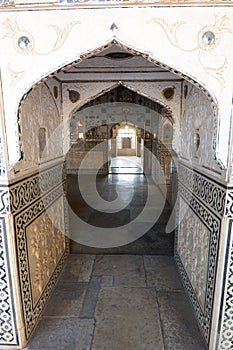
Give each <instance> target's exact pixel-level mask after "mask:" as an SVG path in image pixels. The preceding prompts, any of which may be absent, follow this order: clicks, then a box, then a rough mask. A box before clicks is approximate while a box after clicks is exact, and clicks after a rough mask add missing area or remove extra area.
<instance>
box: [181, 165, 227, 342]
mask: <svg viewBox="0 0 233 350" xmlns="http://www.w3.org/2000/svg"><path fill="white" fill-rule="evenodd" d="M187 169H188V170H187V171H183V170H186V168H185V167H184V166H182V171H183V174H182V175H183V176H181V177H180V176H179V196H180V198H182V199H183V200H184V201H185V202H186V203H187V204H188V206H189V207H190V209H191V210H192V211H193V212H194V213H195V215H196V216H197V217H198V218H199V219H200V220H201V221H202V223H203V224H204V225H205V226H206V228H207V229H208V230H209V232H210V243H209V256H208V268H207V271H208V274H207V280H206V296H205V305H204V311H203V310H202V307H201V305H200V304H199V302H198V299H197V297H196V294H195V291H194V289H193V287H192V284H191V282H190V280H189V277H188V275H187V273H186V271H185V269H184V266H183V264H182V261H181V258H180V257H179V254H178V251H177V244H178V236H177V235H178V232H176V244H175V260H176V263H177V266H178V269H179V272H180V275H181V277H182V280H183V283H184V286H185V288H186V290H187V291H188V295H189V298H190V300H191V302H192V305H193V308H194V310H195V314H196V317H197V320H198V322H199V325H200V328H201V331H202V333H203V336H204V338H205V340H206V342H207V344H209V340H210V331H211V323H212V312H213V302H214V291H215V280H216V269H217V261H218V246H219V237H220V231H221V217H220V215H219V214H220V213H222V212H223V210H224V206H222V205H218V204H219V203H220V204H221V203H222V201H223V198H225V197H224V194H223V191H222V190H221V191H219V190H217V191H216V193H217V194H218V195H219V196H220V200H219V199H218V198H216V197H215V196H213V195H212V193H211V189H212V188H213V187H212V186H213V184H214V182H213V181H210V180H209V179H208V178H206V177H205V176H204V175H201V174H200V173H198V172H196V171H194V170H193V171H191V169H190V168H187ZM191 172H192V173H191ZM179 175H180V174H179ZM190 176H192V179H191V180H190ZM182 180H183V181H184V183H182ZM189 181H191V183H192V184H194V186H190V187H189V188H188V186H187V183H189ZM192 181H193V182H192ZM202 185H203V186H204V188H203V189H202V190H201V186H202ZM186 186H187V187H186ZM217 186H218V184H217ZM192 187H193V188H192ZM192 190H193V192H192ZM200 190H201V193H200V198H201V199H202V200H203V202H204V203H203V202H202V201H201V200H200V199H199V198H198V197H196V196H198V195H199V192H200ZM207 190H208V191H207ZM225 191H226V190H225ZM210 206H212V207H213V209H214V211H216V209H217V208H218V209H219V210H220V213H219V212H217V213H216V212H214V211H213V210H211V209H210V208H209V207H210ZM217 214H218V215H217Z"/></svg>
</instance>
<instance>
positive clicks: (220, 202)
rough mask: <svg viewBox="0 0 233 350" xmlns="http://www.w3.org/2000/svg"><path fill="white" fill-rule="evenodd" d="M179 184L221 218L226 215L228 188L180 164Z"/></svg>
mask: <svg viewBox="0 0 233 350" xmlns="http://www.w3.org/2000/svg"><path fill="white" fill-rule="evenodd" d="M179 182H180V183H181V184H182V185H183V186H185V187H186V188H187V189H189V191H190V190H191V191H192V194H193V195H195V196H196V197H197V198H198V199H199V200H200V201H202V203H203V204H204V205H205V206H208V207H209V208H211V209H212V210H214V212H215V213H216V214H217V215H218V216H219V215H220V216H221V215H223V214H224V207H225V200H226V187H225V186H224V185H223V184H221V183H219V182H218V181H214V180H212V179H211V178H209V177H208V176H206V175H203V174H202V173H201V172H199V171H197V170H194V169H191V168H189V167H188V166H185V165H184V164H179Z"/></svg>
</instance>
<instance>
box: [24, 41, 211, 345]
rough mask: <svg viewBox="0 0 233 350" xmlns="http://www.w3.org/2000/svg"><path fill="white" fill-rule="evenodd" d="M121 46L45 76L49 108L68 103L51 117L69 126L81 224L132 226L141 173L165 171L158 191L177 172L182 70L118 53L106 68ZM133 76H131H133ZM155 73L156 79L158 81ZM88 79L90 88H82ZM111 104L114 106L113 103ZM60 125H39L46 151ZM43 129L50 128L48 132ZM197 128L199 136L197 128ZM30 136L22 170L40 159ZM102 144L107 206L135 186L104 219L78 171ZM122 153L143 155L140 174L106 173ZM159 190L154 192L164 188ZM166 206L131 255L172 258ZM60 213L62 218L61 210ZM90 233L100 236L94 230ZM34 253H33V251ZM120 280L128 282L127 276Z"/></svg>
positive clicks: (69, 158) (140, 199)
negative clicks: (173, 155)
mask: <svg viewBox="0 0 233 350" xmlns="http://www.w3.org/2000/svg"><path fill="white" fill-rule="evenodd" d="M105 49H106V48H105ZM116 50H118V51H121V52H123V51H124V50H123V49H122V48H119V47H118V46H117V45H115V44H114V45H112V46H110V47H108V48H107V49H106V52H104V53H103V52H102V53H101V54H99V53H97V55H96V57H94V56H93V57H89V58H87V59H86V60H83V61H82V62H81V63H80V64H76V66H75V65H73V66H72V67H65V68H64V70H61V71H59V72H57V73H56V74H55V78H56V79H55V78H49V79H48V81H47V82H46V89H45V88H44V89H45V90H46V93H47V92H49V93H50V95H49V94H47V95H46V96H48V95H49V98H50V100H51V99H53V103H49V104H48V105H49V107H50V109H51V108H52V107H51V106H53V105H55V106H56V111H58V110H59V106H61V105H62V103H63V109H62V111H60V115H59V113H57V114H56V118H54V120H56V121H58V119H59V117H60V116H63V118H64V119H65V121H66V122H67V124H68V130H65V131H66V132H64V133H63V135H65V137H64V139H62V136H61V138H60V139H59V140H58V141H61V142H60V145H61V146H63V143H70V151H69V152H68V153H67V155H66V164H65V166H64V172H65V174H66V182H67V189H68V197H69V198H68V201H69V204H70V205H71V207H72V208H76V209H77V208H78V211H79V215H80V216H81V217H83V218H84V217H85V218H84V221H85V220H86V222H88V223H92V224H93V226H94V227H95V228H98V227H100V228H106V227H107V228H108V227H109V226H110V227H111V225H115V226H116V229H117V227H118V226H123V225H124V224H125V223H127V222H128V221H127V220H130V219H132V218H135V217H136V216H137V215H138V214H140V213H141V212H142V210H143V206H144V204H145V200H146V197H147V193H146V189H145V188H146V186H147V185H148V183H147V182H146V181H145V176H144V174H145V175H146V174H147V175H149V176H151V178H152V180H153V179H159V178H160V175H161V174H160V171H161V172H163V173H164V174H165V179H166V181H165V183H158V190H159V191H160V189H161V188H162V186H166V187H167V186H169V184H170V179H171V176H173V170H174V169H175V166H174V165H173V166H171V150H172V143H173V141H174V138H173V133H174V131H175V128H177V127H178V126H179V123H180V119H179V118H180V117H181V116H180V115H179V114H178V113H179V112H180V105H179V101H180V100H181V99H183V95H182V86H183V84H184V80H183V78H181V77H177V75H175V74H173V73H171V72H168V71H167V70H166V69H164V70H163V71H162V72H161V67H159V66H156V65H155V64H154V63H151V62H148V61H146V60H145V58H144V57H142V56H141V55H139V54H137V55H136V54H135V55H130V56H129V57H128V58H127V60H129V61H127V63H126V61H122V60H120V61H119V56H120V55H115V57H118V59H117V60H116V59H114V60H113V62H112V65H106V66H105V63H106V60H109V53H110V52H115V51H116ZM103 51H104V50H103ZM111 57H114V55H111ZM90 59H93V60H96V63H95V65H93V66H94V68H95V69H92V64H90V62H91V61H90ZM111 59H112V58H111ZM124 59H125V58H124ZM130 60H132V61H130ZM145 61H146V62H145ZM92 62H93V61H92ZM136 63H137V64H136ZM145 66H146V67H145ZM96 67H99V69H100V70H103V69H106V72H105V77H107V78H108V79H107V78H105V79H103V78H102V80H100V78H99V79H98V80H96V79H94V78H93V77H92V78H91V76H95V74H97V73H96V72H95V71H94V70H96ZM135 67H136V68H135ZM143 67H144V68H145V69H144V68H143ZM79 68H80V70H79ZM120 68H121V69H123V70H125V71H124V74H123V76H125V74H128V75H127V77H128V78H125V83H122V79H120V76H121V77H122V71H121V72H119V73H116V72H117V71H120ZM135 69H137V70H135ZM143 69H144V70H143ZM85 71H86V72H87V75H86V80H85V79H84V80H85V81H84V82H83V81H82V82H80V80H79V78H78V75H79V74H81V72H82V76H84V75H85V74H86V73H85ZM129 71H130V73H129ZM142 71H143V74H142V78H141V81H137V79H136V78H135V75H137V74H139V72H140V74H141V72H142ZM83 72H84V73H83ZM113 72H114V74H113ZM117 74H118V75H117ZM129 74H130V76H131V77H129ZM151 75H153V79H151ZM109 76H110V77H111V80H109ZM113 76H114V77H116V78H115V82H114V81H113V78H112V77H113ZM158 76H159V78H157V77H158ZM161 76H162V78H163V79H162V81H161ZM168 76H169V79H167V77H168ZM57 80H58V81H59V84H57ZM74 82H75V83H74ZM43 84H44V83H43ZM56 84H57V85H56ZM85 84H86V86H85V87H84V85H85ZM55 85H56V86H57V87H58V88H59V89H60V95H58V96H62V99H61V100H60V101H58V100H57V99H58V97H55V95H54V86H55ZM170 85H171V88H172V90H173V92H174V93H173V94H171V95H169V96H168V98H167V97H166V94H165V93H163V91H164V90H165V88H167V87H168V86H170ZM190 85H191V84H189V85H188V83H187V89H188V93H187V95H186V97H187V96H189V93H190V94H191V91H192V89H190ZM194 88H195V87H194ZM187 89H186V90H187ZM151 90H153V93H154V95H155V97H154V100H153V98H151V97H150V94H151ZM193 90H194V89H193ZM152 95H153V94H152ZM56 96H57V94H56ZM161 96H162V97H161ZM176 96H178V97H177V99H176ZM116 97H117V98H116ZM186 97H185V99H186ZM191 97H192V96H191ZM49 98H48V100H49ZM29 99H30V95H29ZM35 99H36V93H35V95H34V96H33V100H35ZM187 99H188V97H187ZM50 100H49V102H50ZM159 101H161V103H159ZM26 102H27V101H26ZM29 102H30V101H29ZM109 102H110V103H114V102H117V103H123V105H121V106H120V108H121V112H120V113H119V115H116V113H115V112H116V111H114V110H110V111H109V110H107V109H106V108H105V104H106V103H109ZM184 102H185V101H184ZM132 103H133V108H132V110H131V106H132ZM125 104H127V106H125ZM177 104H178V107H177ZM25 105H26V107H27V108H25V111H24V110H23V114H22V115H23V116H24V115H25V119H24V120H23V118H22V133H24V130H27V128H28V125H30V123H28V120H27V116H28V115H30V113H28V110H29V109H30V106H32V105H33V104H32V103H28V104H26V103H25ZM135 105H138V106H140V107H142V108H143V112H142V110H141V112H140V114H138V113H135ZM113 107H114V108H115V107H116V106H113ZM117 108H119V106H117ZM125 108H127V109H129V113H127V120H126V118H125V114H126V110H125ZM183 108H188V107H187V104H186V105H185V104H183ZM87 109H88V114H86V115H84V116H83V118H82V117H80V111H82V112H84V114H85V110H87ZM123 109H124V110H123ZM173 109H174V110H176V115H175V117H177V119H178V122H177V124H176V125H175V126H174V123H175V122H176V120H174V119H175V118H173V117H174V116H173V115H172V113H171V110H173ZM54 110H55V108H54ZM151 110H152V111H153V113H154V116H153V118H152V116H151V115H150V111H151ZM62 112H63V114H62ZM89 112H90V113H89ZM189 112H190V111H189ZM44 114H45V115H46V111H44ZM50 115H51V113H50ZM186 115H188V117H189V113H186ZM186 115H185V114H184V113H183V115H182V117H183V120H182V121H184V120H185V118H187V117H186ZM70 116H71V118H70ZM119 116H120V120H115V119H117V118H118V117H119ZM35 119H36V118H35ZM61 119H62V118H61ZM189 119H190V118H189ZM55 126H56V125H55V124H53V123H52V118H50V119H49V118H46V117H45V116H43V120H42V122H41V125H38V130H39V129H41V130H42V131H43V133H41V132H40V133H38V134H40V138H41V140H42V141H43V142H42V141H41V142H40V147H41V148H43V147H44V143H46V142H47V138H49V136H50V133H52V128H53V127H55ZM126 126H128V129H127V128H126ZM33 127H35V125H33ZM36 127H37V125H36ZM46 127H47V129H48V130H47V129H46ZM193 127H195V128H196V129H197V130H198V131H199V124H197V125H196V124H195V125H194V126H193V125H190V128H189V132H190V134H191V133H192V131H195V130H193V129H192V128H193ZM45 131H46V132H45ZM114 132H115V133H116V135H115V146H116V147H114V142H113V139H114V137H113V133H114ZM195 132H196V133H197V131H195ZM31 134H32V135H34V134H36V131H35V130H34V129H33V130H31ZM42 134H43V135H42ZM25 135H26V132H25V134H23V138H22V143H23V146H24V151H25V152H24V159H23V160H22V162H21V165H22V164H23V165H24V164H25V167H26V166H27V167H28V166H29V165H30V166H31V164H33V165H35V164H34V163H36V162H38V159H36V161H35V159H34V158H33V157H34V156H35V154H36V155H37V156H38V158H39V155H40V152H39V151H38V150H37V148H36V147H37V144H38V143H37V142H36V138H34V139H33V147H32V144H31V143H30V144H29V142H28V141H27V138H26V137H25ZM44 135H45V136H46V137H45V136H44ZM67 135H69V137H67ZM139 135H140V136H139ZM184 136H185V137H186V138H185V137H184V140H183V143H184V145H185V142H186V143H187V144H188V145H189V148H188V150H189V151H190V150H191V151H190V152H191V154H192V156H194V157H195V159H198V157H199V152H200V149H201V147H202V144H201V143H200V142H199V143H198V145H197V144H196V145H193V144H192V143H190V137H189V135H186V134H185V135H184ZM139 137H140V138H141V143H140V142H138V138H139ZM176 137H177V136H176ZM199 139H200V140H201V139H202V136H200V138H199ZM101 143H102V148H101V149H100V150H99V149H97V150H95V152H96V153H94V157H93V158H92V159H94V161H97V160H102V167H101V169H99V170H101V171H100V173H99V174H98V183H97V184H96V187H98V192H99V194H100V197H102V198H103V199H105V200H106V201H108V202H109V205H110V203H111V201H114V199H116V190H115V189H116V187H117V186H116V185H118V187H121V188H120V189H121V192H122V193H123V196H124V194H127V192H128V190H129V188H131V189H133V191H134V194H135V197H133V198H132V201H131V202H130V204H129V205H128V207H127V206H126V207H125V208H124V209H123V210H121V211H119V213H117V214H116V216H115V217H114V218H113V217H110V215H107V214H109V213H108V212H106V213H104V215H102V217H100V216H99V215H100V213H98V215H97V213H96V211H97V210H96V211H94V210H93V209H91V208H90V206H88V205H87V204H85V203H84V202H83V199H82V197H81V193H80V191H79V189H78V188H77V187H75V186H76V184H77V174H78V172H79V167H80V164H81V161H82V158H83V157H84V156H86V154H87V153H90V151H91V150H92V149H93V148H94V147H95V146H96V145H100V144H101ZM136 144H139V145H141V146H138V147H137V146H136ZM105 146H106V147H105ZM61 148H62V147H61ZM54 149H55V148H54ZM113 149H114V152H116V154H115V156H114V154H112V152H113V151H112V150H113ZM146 150H149V151H150V152H149V153H148V154H147V156H145V154H146ZM55 151H56V149H55ZM185 151H186V149H185ZM139 152H140V153H141V154H140V155H139ZM109 153H110V156H109ZM152 155H156V156H157V158H158V159H159V163H160V166H159V167H158V165H157V164H156V163H155V162H154V161H153V157H152ZM46 157H47V158H46ZM46 157H45V159H44V160H43V161H44V162H45V163H46V162H47V164H49V162H50V161H55V160H56V159H57V158H56V157H55V156H54V157H53V159H52V158H51V159H50V158H49V152H48V153H47V154H46ZM117 157H127V163H126V164H127V165H128V164H129V163H128V160H129V158H128V157H137V158H141V163H140V167H141V168H142V172H143V173H144V174H142V173H136V174H135V173H127V174H124V173H114V171H113V170H112V173H110V171H109V170H110V169H111V168H117V166H115V167H114V158H117ZM183 159H184V157H183ZM123 160H126V159H125V158H123ZM40 161H41V159H39V162H40ZM112 161H113V162H112ZM33 162H34V163H33ZM28 164H29V165H28ZM36 164H38V163H36ZM98 164H99V163H98V162H96V163H95V162H91V164H89V165H90V167H89V168H88V169H84V170H85V171H87V173H86V174H85V176H86V179H88V176H89V175H91V171H92V170H93V169H94V170H96V169H95V166H96V167H97V166H98ZM119 168H121V171H122V169H124V166H121V167H119ZM127 168H130V167H129V166H128V167H127ZM128 171H129V170H128ZM90 184H91V182H90V183H88V182H87V186H86V188H85V195H86V197H85V198H88V196H89V197H91V198H93V193H92V192H91V189H90V187H91V186H90ZM159 191H158V192H157V193H159ZM160 192H161V191H160ZM160 194H161V193H160ZM123 196H122V197H123ZM161 198H162V196H161ZM98 205H99V202H97V207H96V208H97V209H98V208H99V209H101V207H98ZM158 205H160V203H158ZM80 209H81V210H80ZM150 209H151V213H152V215H154V208H153V207H152V208H150ZM164 210H165V212H163V213H162V215H161V217H160V221H159V220H158V222H157V224H158V225H157V226H156V227H154V228H152V231H153V232H150V233H149V235H144V236H143V237H142V239H141V241H140V242H139V239H138V240H135V243H134V249H135V251H134V254H138V255H143V254H148V255H150V254H151V255H153V254H154V255H164V256H167V257H169V259H170V258H171V257H172V255H173V254H174V232H171V233H170V234H166V233H165V230H164V227H165V225H166V223H167V221H168V219H169V215H170V206H169V203H168V199H167V198H166V200H165V207H164ZM55 211H56V208H55ZM99 211H101V210H99ZM60 214H61V215H62V212H61V213H60ZM144 219H145V220H146V219H147V218H145V217H144ZM46 220H47V218H46ZM43 222H44V221H43V220H42V224H41V222H39V224H40V226H42V225H43ZM39 224H38V225H39ZM36 225H37V223H36V224H35V226H36ZM44 226H45V225H44ZM33 229H35V228H33ZM78 230H80V227H77V231H78ZM28 232H29V231H28ZM33 232H34V231H33ZM35 232H37V230H36V229H35ZM84 233H85V232H84ZM93 233H94V234H95V232H93ZM130 233H131V232H130ZM45 234H47V232H45ZM47 242H48V247H47V249H44V251H49V252H50V250H52V249H53V246H52V245H50V243H49V242H50V241H49V240H47V241H46V244H47ZM30 244H31V245H32V244H34V242H32V243H31V241H30V240H28V241H27V249H31V251H32V250H33V249H34V250H35V249H37V247H35V248H34V246H33V247H32V248H30ZM207 246H208V245H206V247H207ZM70 248H71V253H73V254H76V253H81V254H82V253H87V254H88V255H91V254H96V253H97V255H98V254H106V252H107V250H106V249H105V248H103V249H99V248H90V247H88V251H86V250H85V249H86V246H84V245H82V249H80V246H79V247H78V248H77V246H74V245H72V242H71V246H70ZM142 248H143V249H142ZM111 249H112V248H111ZM111 249H109V250H108V253H111V254H130V253H131V254H132V250H131V249H132V246H131V247H129V246H127V245H125V246H124V247H121V248H120V249H121V250H119V249H115V250H114V249H112V250H111ZM146 249H148V250H146ZM150 249H151V250H150ZM153 249H154V250H153ZM135 252H136V253H135ZM205 253H206V255H207V253H208V252H207V251H205ZM34 255H35V256H36V254H34ZM109 259H111V257H110V258H109ZM76 260H77V259H76ZM103 260H104V259H103ZM113 260H114V259H113ZM149 260H150V259H149ZM155 260H156V259H155ZM153 263H154V261H153V259H151V264H153ZM20 264H21V262H20V261H19V265H20ZM187 264H188V263H187ZM33 266H34V265H33V264H31V266H29V270H30V269H33ZM188 267H189V266H188ZM19 268H20V267H19ZM40 268H41V269H43V266H41V267H40ZM149 270H150V268H149ZM165 270H166V269H165ZM38 271H39V269H38V267H37V270H36V271H35V274H37V273H38ZM149 273H150V272H149ZM152 273H153V272H152ZM29 275H30V271H29ZM48 275H49V277H48V279H51V280H52V276H53V272H51V271H50V272H49V273H48ZM31 276H33V274H31ZM111 276H113V278H112V280H114V278H115V276H114V274H113V275H111ZM105 277H106V276H105ZM101 278H102V277H101ZM143 278H144V277H143ZM95 280H98V281H100V279H98V278H96V279H95ZM106 280H107V279H105V282H106ZM144 281H145V278H144ZM23 282H24V281H23V280H22V281H21V283H22V285H23ZM34 282H35V281H34ZM194 282H195V281H194ZM98 283H99V282H98ZM103 283H104V282H103ZM106 283H110V284H111V281H110V282H109V280H108V282H106ZM122 283H124V281H123V282H122ZM152 284H153V282H152ZM101 288H102V287H101V286H100V288H99V290H100V289H101ZM45 292H46V289H45V287H44V286H43V288H41V289H40V294H39V293H38V300H39V301H40V300H42V298H43V297H44V294H45ZM45 299H46V298H44V300H45ZM25 310H26V307H25ZM30 312H31V314H33V313H34V314H35V315H36V316H37V314H36V310H34V309H33V308H32V310H31V311H30ZM36 316H35V319H36ZM63 316H64V315H63ZM81 317H82V316H81ZM32 327H33V326H32ZM30 332H31V328H30V329H29V330H28V334H29V333H30ZM200 348H201V347H199V349H200Z"/></svg>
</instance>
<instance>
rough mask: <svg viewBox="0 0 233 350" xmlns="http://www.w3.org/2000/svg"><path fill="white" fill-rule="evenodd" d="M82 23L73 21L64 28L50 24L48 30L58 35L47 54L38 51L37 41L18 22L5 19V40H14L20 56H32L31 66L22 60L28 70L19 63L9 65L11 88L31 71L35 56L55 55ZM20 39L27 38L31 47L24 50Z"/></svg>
mask: <svg viewBox="0 0 233 350" xmlns="http://www.w3.org/2000/svg"><path fill="white" fill-rule="evenodd" d="M80 23H81V22H80V21H77V20H76V21H71V22H70V23H67V24H66V25H65V26H64V27H63V28H59V27H58V26H57V25H55V24H50V25H48V28H52V29H53V30H54V31H55V33H56V39H55V42H54V43H53V45H52V47H51V49H50V50H47V51H45V52H42V51H39V50H37V49H36V39H35V38H34V37H33V35H32V34H31V33H29V32H28V31H26V30H24V29H22V28H21V27H20V26H19V24H18V22H17V21H16V20H10V19H9V18H7V19H5V21H4V29H5V34H4V35H3V39H5V38H11V39H12V40H14V47H15V50H16V52H17V53H18V54H20V55H22V54H23V55H27V56H29V55H30V58H31V59H30V64H28V62H27V64H25V60H21V65H22V66H23V67H25V66H26V68H21V69H19V68H18V61H16V62H15V63H14V65H10V64H9V65H8V70H9V72H10V75H11V77H12V82H11V86H12V87H13V86H14V85H15V84H16V83H17V82H18V81H19V80H21V79H22V78H23V76H24V75H25V74H26V73H27V72H28V71H30V69H31V68H32V66H33V65H34V63H35V56H36V55H39V56H47V55H50V54H51V53H53V52H54V51H57V50H59V49H60V48H61V47H62V45H63V44H64V43H65V41H66V39H67V37H68V35H69V33H70V31H71V29H72V28H73V27H74V26H76V25H77V24H80ZM20 37H26V38H29V41H30V45H29V46H28V47H27V48H25V49H22V48H21V47H20V46H19V43H18V40H19V38H20ZM16 67H17V68H16Z"/></svg>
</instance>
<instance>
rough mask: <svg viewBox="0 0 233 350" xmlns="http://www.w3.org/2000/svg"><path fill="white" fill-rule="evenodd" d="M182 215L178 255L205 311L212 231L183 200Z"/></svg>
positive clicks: (181, 204)
mask: <svg viewBox="0 0 233 350" xmlns="http://www.w3.org/2000/svg"><path fill="white" fill-rule="evenodd" d="M180 215H181V217H183V219H182V221H181V223H180V230H179V237H178V253H179V256H180V258H181V261H182V263H183V265H184V268H185V271H186V273H187V275H188V277H189V280H190V282H191V284H192V286H193V289H194V290H195V293H196V296H197V299H198V302H199V304H200V306H201V307H202V310H203V311H204V308H205V294H206V277H207V272H208V271H207V268H208V255H209V242H210V231H209V229H208V228H207V227H206V226H205V225H204V224H203V222H202V221H201V220H200V219H199V217H198V216H196V215H195V214H194V212H193V211H192V210H191V209H190V208H189V206H188V205H187V204H186V202H185V201H184V200H183V199H182V198H181V199H180ZM193 257H196V259H194V258H193Z"/></svg>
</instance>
